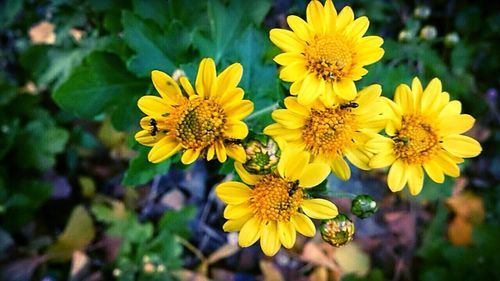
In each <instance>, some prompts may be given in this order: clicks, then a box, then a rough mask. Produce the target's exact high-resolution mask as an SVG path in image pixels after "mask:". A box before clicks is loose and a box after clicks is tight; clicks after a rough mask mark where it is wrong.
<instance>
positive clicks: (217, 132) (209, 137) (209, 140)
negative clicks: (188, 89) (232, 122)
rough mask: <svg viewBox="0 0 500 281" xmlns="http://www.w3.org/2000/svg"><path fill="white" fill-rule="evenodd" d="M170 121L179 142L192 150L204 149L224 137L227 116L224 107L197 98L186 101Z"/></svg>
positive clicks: (172, 114)
mask: <svg viewBox="0 0 500 281" xmlns="http://www.w3.org/2000/svg"><path fill="white" fill-rule="evenodd" d="M168 119H169V120H170V121H171V122H169V123H170V131H172V132H174V134H175V137H176V138H177V140H178V141H179V142H180V143H181V144H182V145H183V146H184V147H185V148H190V149H204V148H206V147H207V146H209V145H212V144H214V143H215V141H216V140H217V139H218V138H220V137H222V136H223V133H224V129H225V123H226V116H225V114H224V110H223V109H222V107H221V106H220V105H219V104H218V103H217V102H216V101H213V100H205V99H202V98H197V99H193V100H186V102H185V103H182V104H181V105H179V106H178V107H177V109H176V110H174V111H173V112H172V113H171V114H170V115H169V116H168Z"/></svg>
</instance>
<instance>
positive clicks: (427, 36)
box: [420, 25, 437, 41]
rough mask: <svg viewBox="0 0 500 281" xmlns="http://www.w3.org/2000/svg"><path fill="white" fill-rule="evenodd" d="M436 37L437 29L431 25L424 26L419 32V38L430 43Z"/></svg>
mask: <svg viewBox="0 0 500 281" xmlns="http://www.w3.org/2000/svg"><path fill="white" fill-rule="evenodd" d="M436 36H437V29H436V28H435V27H434V26H432V25H426V26H424V27H423V28H422V29H421V30H420V38H422V39H424V40H427V41H430V40H434V39H435V38H436Z"/></svg>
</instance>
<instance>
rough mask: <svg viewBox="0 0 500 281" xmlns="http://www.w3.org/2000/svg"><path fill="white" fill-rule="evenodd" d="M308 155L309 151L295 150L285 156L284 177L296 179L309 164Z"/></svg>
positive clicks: (291, 179)
mask: <svg viewBox="0 0 500 281" xmlns="http://www.w3.org/2000/svg"><path fill="white" fill-rule="evenodd" d="M309 157H310V156H309V153H307V152H305V151H297V152H294V153H293V155H290V156H289V157H287V158H286V159H285V160H286V162H284V164H285V169H284V172H283V173H284V177H285V178H286V179H287V180H290V181H295V180H298V179H299V178H300V176H302V174H303V173H304V170H305V168H306V166H307V164H309ZM281 159H283V158H281ZM280 162H281V161H280Z"/></svg>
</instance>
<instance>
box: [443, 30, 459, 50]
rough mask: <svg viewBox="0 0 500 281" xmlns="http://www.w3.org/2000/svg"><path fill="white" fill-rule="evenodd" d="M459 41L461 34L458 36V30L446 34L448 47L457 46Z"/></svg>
mask: <svg viewBox="0 0 500 281" xmlns="http://www.w3.org/2000/svg"><path fill="white" fill-rule="evenodd" d="M458 42H460V36H458V33H456V32H451V33H448V34H446V36H445V37H444V44H445V45H446V46H447V47H453V46H455V45H456V44H457V43H458Z"/></svg>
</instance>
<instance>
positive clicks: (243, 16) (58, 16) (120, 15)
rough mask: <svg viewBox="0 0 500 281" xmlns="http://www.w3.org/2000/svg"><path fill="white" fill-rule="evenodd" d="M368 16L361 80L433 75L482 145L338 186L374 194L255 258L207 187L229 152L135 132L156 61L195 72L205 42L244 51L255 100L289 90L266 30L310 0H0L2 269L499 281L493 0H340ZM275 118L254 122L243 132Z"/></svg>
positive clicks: (227, 168)
mask: <svg viewBox="0 0 500 281" xmlns="http://www.w3.org/2000/svg"><path fill="white" fill-rule="evenodd" d="M334 4H335V6H336V8H337V10H340V9H341V8H342V7H344V6H345V5H349V6H351V7H352V8H353V9H354V12H355V15H356V16H357V17H358V16H361V15H366V16H368V18H369V19H370V28H369V30H368V34H376V35H379V36H382V37H383V38H384V40H385V43H384V45H383V46H382V47H383V48H384V49H385V56H384V57H383V58H382V60H381V61H380V62H378V63H375V64H373V65H371V66H368V67H367V69H368V70H369V73H368V74H367V75H366V76H365V77H364V78H363V79H362V80H361V81H359V83H358V84H357V85H358V89H360V88H362V87H363V86H366V85H369V84H372V83H379V84H381V85H382V86H383V94H384V95H385V96H387V97H390V98H392V96H393V92H394V90H395V88H396V86H397V85H398V84H400V83H406V84H408V83H410V82H411V80H412V78H413V77H415V76H418V77H420V79H421V80H422V81H423V83H424V85H425V84H427V82H428V81H430V79H432V78H433V77H439V78H440V79H441V80H442V81H443V89H444V90H445V91H447V92H449V93H450V95H451V97H452V99H459V100H460V101H461V102H462V105H463V112H464V113H467V114H471V115H473V116H474V117H475V118H476V125H475V126H474V128H473V129H472V130H471V131H469V132H468V134H469V135H471V136H473V137H474V138H476V139H477V140H479V141H480V142H481V144H482V147H483V152H482V154H481V155H479V156H478V157H476V158H473V159H468V160H466V162H465V163H464V164H462V165H461V169H462V173H461V176H460V177H459V178H457V179H451V178H447V179H446V181H445V182H444V183H443V184H435V183H433V182H431V181H427V179H426V182H425V186H424V189H423V191H422V193H421V194H420V195H419V196H416V197H412V196H410V195H409V194H408V193H407V192H406V191H404V192H401V193H398V194H394V193H391V192H390V191H389V190H388V188H387V187H386V185H385V178H384V177H385V172H383V171H370V172H369V173H365V172H364V173H360V172H359V170H356V169H354V168H353V170H354V171H353V177H352V178H351V180H349V181H348V182H341V181H339V180H337V179H335V178H334V177H330V178H329V180H328V183H327V184H326V188H327V189H328V191H330V192H331V193H336V194H345V193H353V194H361V193H363V194H369V195H371V196H372V197H373V198H374V199H375V200H376V201H377V204H378V206H379V210H378V212H377V213H375V215H373V216H371V217H370V218H366V219H359V218H356V217H355V216H354V215H352V214H350V211H349V208H350V204H351V199H348V198H335V197H332V198H331V199H332V200H333V201H334V202H335V203H336V204H337V205H338V206H339V209H340V210H341V211H342V212H344V213H346V214H348V216H349V217H350V218H351V220H352V221H353V222H354V224H355V226H356V233H355V235H354V240H353V241H352V242H351V243H349V244H347V245H346V246H343V247H340V248H335V247H333V246H331V245H329V244H327V243H326V242H323V241H322V240H321V238H320V237H319V235H317V237H315V238H314V239H305V238H304V237H301V238H300V239H298V240H297V244H296V245H295V246H294V248H293V249H291V250H281V251H280V252H279V253H278V254H277V255H276V256H275V257H273V258H268V257H265V256H264V255H263V254H262V252H261V250H260V248H259V247H258V246H255V247H250V248H246V249H240V248H239V247H238V246H237V242H236V240H237V236H236V235H235V234H228V233H224V232H223V231H222V224H223V223H224V219H223V217H222V210H223V207H224V206H223V204H222V203H221V202H220V201H219V200H218V199H217V198H216V197H215V195H214V192H213V187H214V185H216V184H217V183H219V182H221V181H222V180H224V179H229V178H231V177H232V175H231V171H232V163H231V162H227V163H225V164H224V165H220V164H219V163H215V162H213V161H212V162H204V161H198V162H196V163H194V164H192V165H190V166H187V167H186V166H183V165H181V164H180V161H179V159H178V158H175V157H174V158H173V159H171V160H168V161H165V162H162V163H161V164H158V165H153V164H151V163H148V162H147V159H146V157H147V152H148V150H147V149H146V148H144V147H141V146H140V145H138V144H137V143H136V142H135V141H134V139H133V135H134V134H135V132H136V131H137V130H139V126H138V123H139V119H140V118H141V116H142V115H141V112H140V111H139V109H138V108H137V106H136V103H137V100H138V98H139V97H141V96H142V95H145V94H153V93H155V90H154V88H153V87H152V83H151V82H150V80H149V75H150V71H151V70H152V69H159V70H162V71H165V72H167V73H170V74H173V73H174V72H176V71H177V73H179V71H180V70H182V71H183V72H184V73H185V74H186V75H187V76H188V77H189V78H190V79H191V81H193V80H194V78H195V74H196V69H197V65H198V62H199V61H200V59H201V58H202V57H206V56H210V57H213V58H214V59H215V61H216V63H217V66H218V69H219V70H221V69H223V68H225V67H226V66H228V65H229V64H230V63H232V62H235V61H239V62H241V63H242V64H243V66H244V70H245V72H244V76H243V79H242V82H241V83H240V86H241V87H243V88H244V89H245V92H246V96H247V98H250V99H251V100H252V101H253V102H254V103H255V108H256V111H257V110H260V109H263V108H266V107H268V106H269V105H272V104H274V103H275V102H277V101H279V100H281V99H283V97H285V96H286V93H287V88H288V87H289V85H288V84H286V83H283V82H281V81H279V79H278V77H277V66H276V65H275V64H274V62H273V61H272V58H273V57H274V56H275V55H276V54H277V53H279V50H278V49H277V48H276V47H274V46H273V45H272V44H271V43H270V41H269V38H268V32H269V30H270V28H273V27H282V28H287V26H286V16H287V15H289V14H295V15H299V16H302V17H304V15H305V7H306V5H307V1H299V0H275V1H272V0H255V1H243V0H242V1H236V0H234V1H229V0H227V1H225V0H209V1H181V0H168V1H167V0H150V1H140V0H124V1H119V0H85V1H76V0H53V1H42V0H41V1H35V0H2V1H0V112H1V114H0V162H1V165H0V280H5V281H23V280H43V281H51V280H72V281H77V280H85V281H98V280H373V281H375V280H425V281H431V280H500V270H499V268H500V255H499V254H498V253H499V251H500V239H499V237H500V225H499V222H500V204H499V203H498V202H500V154H499V153H498V152H499V149H498V147H499V145H500V130H499V129H500V128H499V125H500V113H499V102H498V99H499V90H500V78H499V77H500V76H499V73H500V69H499V68H500V67H499V65H500V60H499V59H500V51H499V42H500V9H499V8H500V5H499V4H498V3H496V2H494V1H473V2H472V1H466V0H449V1H444V0H434V1H401V0H380V1H370V0H359V1H335V2H334ZM270 122H271V119H270V115H269V114H267V115H261V116H259V117H258V118H254V119H252V120H250V121H249V127H250V128H251V130H253V131H255V132H259V131H261V130H262V128H263V127H264V126H266V125H268V124H269V123H270Z"/></svg>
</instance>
